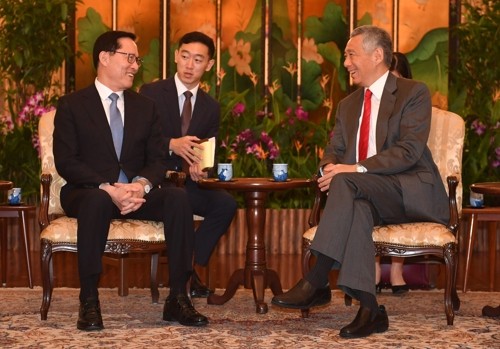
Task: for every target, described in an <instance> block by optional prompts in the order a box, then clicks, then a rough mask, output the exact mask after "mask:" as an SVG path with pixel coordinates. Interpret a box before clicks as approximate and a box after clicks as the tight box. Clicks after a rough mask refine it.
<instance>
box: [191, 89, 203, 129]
mask: <svg viewBox="0 0 500 349" xmlns="http://www.w3.org/2000/svg"><path fill="white" fill-rule="evenodd" d="M206 97H207V96H206V95H205V92H204V91H203V90H201V89H200V88H198V92H197V95H196V103H195V104H194V110H193V117H192V118H191V123H190V124H189V129H188V131H191V133H192V134H195V133H196V132H194V131H195V128H197V127H198V128H199V126H201V125H203V114H204V112H205V111H206V110H207V105H206V104H207V103H206V102H207V100H206Z"/></svg>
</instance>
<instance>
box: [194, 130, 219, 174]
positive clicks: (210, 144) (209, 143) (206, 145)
mask: <svg viewBox="0 0 500 349" xmlns="http://www.w3.org/2000/svg"><path fill="white" fill-rule="evenodd" d="M198 143H199V144H201V145H202V146H203V150H201V149H198V148H194V150H195V151H196V152H197V155H198V156H199V157H200V158H201V163H200V167H201V169H202V170H203V171H208V170H209V169H211V168H212V167H214V160H215V137H211V138H205V139H201V140H199V141H198Z"/></svg>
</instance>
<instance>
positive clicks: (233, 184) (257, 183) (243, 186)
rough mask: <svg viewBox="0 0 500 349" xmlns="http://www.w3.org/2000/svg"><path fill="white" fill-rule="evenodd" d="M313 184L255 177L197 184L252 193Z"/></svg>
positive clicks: (208, 180)
mask: <svg viewBox="0 0 500 349" xmlns="http://www.w3.org/2000/svg"><path fill="white" fill-rule="evenodd" d="M313 183H314V182H313V181H312V180H310V179H306V178H289V179H288V180H287V181H286V182H276V181H275V180H274V179H272V178H257V177H256V178H253V177H241V178H233V179H232V180H230V181H227V182H225V181H220V180H218V179H212V178H209V179H203V180H201V181H199V182H198V184H199V185H200V186H201V187H203V188H222V189H226V190H237V191H252V192H259V191H272V190H285V189H293V188H306V187H309V186H312V185H313Z"/></svg>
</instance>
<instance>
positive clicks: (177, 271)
mask: <svg viewBox="0 0 500 349" xmlns="http://www.w3.org/2000/svg"><path fill="white" fill-rule="evenodd" d="M145 199H146V202H145V203H144V204H143V205H142V206H141V208H139V210H137V211H136V212H132V213H130V214H128V215H126V216H122V215H121V214H120V212H119V210H118V208H117V207H116V205H115V204H114V203H113V202H112V200H111V197H110V196H109V195H108V194H107V193H106V192H105V191H104V190H101V189H81V188H71V187H69V186H65V187H63V189H62V191H61V204H62V207H63V208H64V210H65V212H66V214H67V215H68V216H70V217H76V218H77V221H78V231H77V239H78V241H77V247H78V270H79V276H80V282H81V287H82V290H83V289H88V288H89V287H90V288H93V287H96V286H97V285H85V282H86V281H87V280H88V281H89V282H92V281H91V280H93V279H95V276H96V275H99V274H100V273H101V272H102V255H103V253H104V248H105V246H106V240H107V237H108V231H109V225H110V222H111V220H112V219H116V218H129V219H144V220H152V221H159V222H163V224H164V228H165V230H164V233H165V241H166V243H167V256H168V268H169V282H170V289H171V291H173V290H175V291H176V292H178V291H182V290H185V285H186V282H187V280H188V278H189V276H190V275H191V272H192V258H193V247H194V228H193V213H192V211H191V208H190V205H189V202H188V198H187V195H186V192H185V191H184V190H182V189H179V188H173V187H171V188H160V189H158V188H155V189H153V190H152V191H151V192H150V193H149V194H147V195H146V196H145Z"/></svg>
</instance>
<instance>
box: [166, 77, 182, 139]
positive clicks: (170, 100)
mask: <svg viewBox="0 0 500 349" xmlns="http://www.w3.org/2000/svg"><path fill="white" fill-rule="evenodd" d="M163 88H164V96H166V98H165V99H164V100H165V103H166V108H167V110H168V109H171V110H173V115H174V118H173V120H172V122H173V125H174V132H175V135H174V137H173V138H178V137H181V136H182V131H181V111H180V110H179V95H178V92H177V87H175V80H174V79H173V78H172V79H167V80H165V84H164V87H163Z"/></svg>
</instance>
